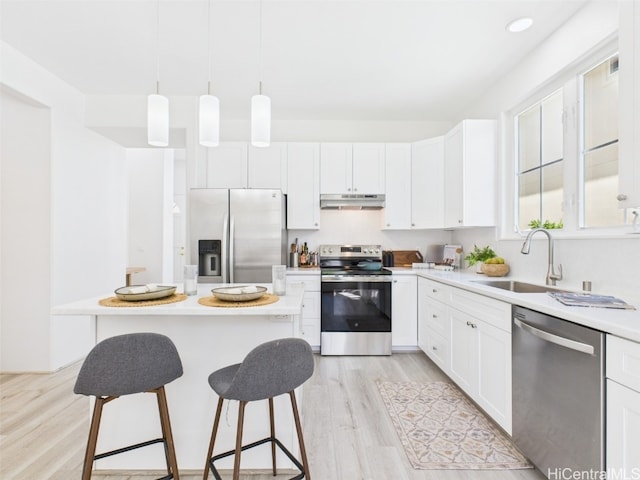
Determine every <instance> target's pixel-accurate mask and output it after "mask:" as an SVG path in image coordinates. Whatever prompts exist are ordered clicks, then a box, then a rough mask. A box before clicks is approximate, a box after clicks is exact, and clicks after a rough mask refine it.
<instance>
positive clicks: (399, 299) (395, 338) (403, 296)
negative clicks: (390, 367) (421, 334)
mask: <svg viewBox="0 0 640 480" xmlns="http://www.w3.org/2000/svg"><path fill="white" fill-rule="evenodd" d="M392 281H393V283H392V284H391V322H392V323H391V345H392V347H412V348H415V347H416V345H417V344H418V280H417V278H416V276H415V275H393V280H392Z"/></svg>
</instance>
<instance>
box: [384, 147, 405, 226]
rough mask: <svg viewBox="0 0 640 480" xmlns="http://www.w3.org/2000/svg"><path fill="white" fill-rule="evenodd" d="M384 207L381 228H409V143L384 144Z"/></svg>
mask: <svg viewBox="0 0 640 480" xmlns="http://www.w3.org/2000/svg"><path fill="white" fill-rule="evenodd" d="M385 184H386V186H385V195H386V197H385V208H384V209H383V211H382V212H383V224H382V228H383V229H388V230H394V229H395V230H397V229H405V230H407V229H409V228H411V145H410V144H408V143H388V144H387V145H385Z"/></svg>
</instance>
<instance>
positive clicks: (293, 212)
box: [287, 143, 320, 230]
mask: <svg viewBox="0 0 640 480" xmlns="http://www.w3.org/2000/svg"><path fill="white" fill-rule="evenodd" d="M287 165H288V167H287V185H288V195H287V228H288V229H290V230H295V229H300V230H305V229H314V230H317V229H319V228H320V145H319V144H317V143H289V144H288V145H287Z"/></svg>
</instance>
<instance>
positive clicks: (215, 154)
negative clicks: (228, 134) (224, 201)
mask: <svg viewBox="0 0 640 480" xmlns="http://www.w3.org/2000/svg"><path fill="white" fill-rule="evenodd" d="M207 188H247V144H246V143H244V142H224V143H220V145H219V146H217V147H214V148H207Z"/></svg>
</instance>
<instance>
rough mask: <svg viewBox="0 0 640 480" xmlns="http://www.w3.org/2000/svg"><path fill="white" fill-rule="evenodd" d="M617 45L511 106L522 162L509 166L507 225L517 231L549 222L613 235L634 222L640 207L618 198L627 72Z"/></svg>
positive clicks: (570, 230) (570, 229) (515, 148)
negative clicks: (621, 80)
mask: <svg viewBox="0 0 640 480" xmlns="http://www.w3.org/2000/svg"><path fill="white" fill-rule="evenodd" d="M613 48H615V47H613ZM613 48H607V49H606V50H605V49H604V48H603V49H602V50H601V51H600V54H599V56H598V57H595V56H594V57H592V58H590V59H586V60H584V61H581V62H579V63H576V65H574V66H572V67H571V68H570V69H567V71H566V72H564V73H563V74H562V75H561V76H559V77H558V78H557V79H555V80H554V81H553V82H549V84H548V85H546V86H544V87H542V88H541V90H540V93H539V94H538V95H537V98H536V97H535V96H534V97H532V98H531V99H530V100H529V101H527V102H526V103H524V104H522V105H520V106H519V107H516V108H514V110H513V111H512V112H511V118H512V119H513V123H512V126H513V133H512V135H513V136H512V138H513V142H514V143H513V150H512V151H513V152H514V160H513V163H511V165H510V166H509V168H508V170H507V171H510V172H513V177H512V178H514V183H513V185H512V188H513V190H512V191H513V204H512V205H513V207H514V208H513V211H512V215H513V216H512V218H513V219H514V223H513V224H511V225H505V227H508V228H509V230H510V231H511V232H514V231H515V232H518V231H522V230H527V229H530V228H534V227H538V226H542V227H545V228H562V229H563V230H564V231H565V232H566V233H567V234H574V233H576V232H580V231H582V232H593V233H598V234H609V233H615V232H617V231H619V230H615V229H619V227H623V226H625V225H630V224H632V223H633V222H634V219H635V215H634V211H637V210H638V209H632V208H629V209H626V210H625V209H621V208H619V202H618V200H617V198H616V197H617V194H618V188H619V187H618V169H619V161H618V160H619V159H618V118H619V108H618V106H619V99H618V76H619V74H618V55H617V53H612V51H613ZM623 68H624V66H623ZM621 101H622V100H620V102H621ZM612 229H613V230H612ZM505 233H506V230H505Z"/></svg>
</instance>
